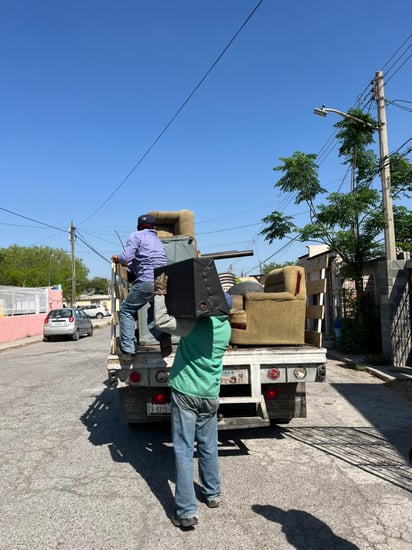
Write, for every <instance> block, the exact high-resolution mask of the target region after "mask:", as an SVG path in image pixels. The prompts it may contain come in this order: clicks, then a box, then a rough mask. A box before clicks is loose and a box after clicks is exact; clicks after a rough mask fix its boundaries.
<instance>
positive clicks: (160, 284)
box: [154, 273, 168, 296]
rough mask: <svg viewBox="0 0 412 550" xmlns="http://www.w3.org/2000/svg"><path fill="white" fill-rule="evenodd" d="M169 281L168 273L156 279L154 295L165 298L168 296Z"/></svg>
mask: <svg viewBox="0 0 412 550" xmlns="http://www.w3.org/2000/svg"><path fill="white" fill-rule="evenodd" d="M167 279H168V276H167V275H166V273H161V274H160V275H159V276H158V277H156V279H155V282H154V294H157V295H158V296H165V295H166V294H167Z"/></svg>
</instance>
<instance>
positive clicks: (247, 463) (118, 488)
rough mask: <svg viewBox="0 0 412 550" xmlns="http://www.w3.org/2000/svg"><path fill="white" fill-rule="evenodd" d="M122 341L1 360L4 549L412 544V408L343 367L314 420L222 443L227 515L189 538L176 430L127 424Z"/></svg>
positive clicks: (313, 400) (28, 351) (100, 336)
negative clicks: (115, 373) (179, 494)
mask: <svg viewBox="0 0 412 550" xmlns="http://www.w3.org/2000/svg"><path fill="white" fill-rule="evenodd" d="M109 340H110V336H109V328H108V327H103V328H100V329H96V330H95V334H94V336H93V337H92V338H82V339H81V340H80V341H78V342H72V341H62V342H50V343H43V342H39V343H35V344H31V345H30V346H26V347H22V348H18V349H14V350H9V351H2V352H1V353H0V384H1V402H0V412H1V420H2V422H1V427H0V435H1V437H0V464H1V468H0V495H1V496H0V548H1V550H15V549H16V550H17V549H36V550H37V549H39V550H40V549H41V550H45V549H59V550H61V549H64V550H65V549H71V550H89V549H98V550H106V549H120V550H128V549H136V550H146V549H147V550H149V549H150V550H158V549H163V548H166V549H172V548H176V549H181V548H185V549H196V550H202V549H205V550H214V549H222V548H223V549H225V550H231V549H249V550H250V549H256V550H257V549H259V550H260V549H262V548H270V549H276V550H283V549H289V548H295V549H299V550H311V549H314V550H331V549H337V550H339V549H341V550H355V549H361V550H369V549H374V550H388V549H390V550H406V549H408V550H409V549H410V548H411V547H412V525H411V521H410V519H411V517H412V470H411V465H410V463H409V461H408V452H409V448H410V447H411V446H412V421H411V420H412V411H411V408H412V407H411V403H410V402H407V401H406V400H403V399H402V398H400V397H399V395H398V394H395V393H392V392H391V391H389V390H387V389H386V388H385V387H384V386H383V383H382V381H381V380H379V379H377V378H374V377H373V376H371V375H370V374H368V373H365V372H358V371H352V370H349V369H347V368H344V367H343V366H342V364H340V363H339V362H336V361H330V362H329V364H328V374H327V383H325V384H312V385H309V387H308V418H307V419H299V420H293V421H292V422H291V423H290V424H289V425H287V426H282V427H278V428H268V429H252V430H241V431H239V430H233V431H231V432H222V433H221V434H220V465H221V475H222V481H223V499H222V505H221V507H220V508H219V509H214V510H212V509H209V508H207V507H206V506H205V505H203V504H201V503H199V509H198V515H199V525H198V526H197V527H196V529H195V530H193V531H190V532H182V531H180V530H179V529H177V528H176V527H174V526H173V525H172V524H171V522H170V519H169V517H170V514H171V512H172V509H173V496H172V495H173V452H172V447H171V442H170V433H169V429H168V426H161V427H154V428H153V427H151V428H147V429H138V430H130V429H129V428H128V427H127V426H124V425H121V424H120V423H119V418H118V403H117V394H116V391H113V390H110V389H108V388H107V386H106V384H105V380H106V370H105V369H106V366H105V358H106V354H107V352H108V350H109Z"/></svg>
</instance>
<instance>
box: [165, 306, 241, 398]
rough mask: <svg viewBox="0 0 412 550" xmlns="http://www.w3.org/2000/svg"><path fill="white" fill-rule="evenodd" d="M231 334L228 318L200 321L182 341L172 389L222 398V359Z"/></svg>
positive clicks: (189, 393) (173, 375)
mask: <svg viewBox="0 0 412 550" xmlns="http://www.w3.org/2000/svg"><path fill="white" fill-rule="evenodd" d="M230 334H231V327H230V323H229V321H228V319H227V317H226V316H212V317H205V318H203V319H198V320H197V321H196V324H195V326H194V328H193V330H192V331H191V332H190V333H189V334H188V335H187V336H184V337H182V338H181V340H180V342H179V345H178V348H177V351H176V356H175V360H174V362H173V366H172V370H171V373H170V377H169V386H171V387H172V388H173V389H175V390H176V391H179V392H181V393H184V394H186V395H190V396H191V397H202V398H205V399H214V398H217V397H219V390H220V378H221V375H222V369H223V367H222V357H223V354H224V353H225V351H226V349H227V347H228V345H229V340H230Z"/></svg>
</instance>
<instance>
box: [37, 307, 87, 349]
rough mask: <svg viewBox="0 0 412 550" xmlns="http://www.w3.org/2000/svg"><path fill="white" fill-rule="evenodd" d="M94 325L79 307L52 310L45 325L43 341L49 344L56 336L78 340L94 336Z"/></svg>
mask: <svg viewBox="0 0 412 550" xmlns="http://www.w3.org/2000/svg"><path fill="white" fill-rule="evenodd" d="M92 335H93V323H92V322H91V320H90V317H89V316H88V315H86V313H85V312H84V311H82V310H81V309H80V308H77V307H66V308H62V309H52V310H51V311H49V313H48V314H47V317H46V318H45V320H44V325H43V341H44V342H48V341H49V340H50V338H53V337H54V336H68V337H70V338H71V339H72V340H78V339H79V338H80V336H92Z"/></svg>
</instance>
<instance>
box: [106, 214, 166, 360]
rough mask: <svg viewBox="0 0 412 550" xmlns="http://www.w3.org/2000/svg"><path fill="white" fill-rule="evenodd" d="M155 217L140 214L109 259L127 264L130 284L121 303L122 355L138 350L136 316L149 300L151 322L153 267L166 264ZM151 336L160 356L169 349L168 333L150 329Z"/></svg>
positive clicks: (129, 356) (132, 353)
mask: <svg viewBox="0 0 412 550" xmlns="http://www.w3.org/2000/svg"><path fill="white" fill-rule="evenodd" d="M155 224H156V220H155V219H154V218H153V216H150V214H144V215H142V216H139V218H138V220H137V231H134V232H133V233H132V234H131V235H130V236H129V238H128V240H127V242H126V246H125V248H124V250H123V252H122V253H121V254H119V255H114V256H112V261H113V262H115V263H120V264H122V265H125V266H127V267H128V269H129V271H130V273H131V275H132V278H134V280H133V283H131V286H130V287H129V293H128V295H127V297H126V299H125V300H123V302H122V305H121V306H120V316H119V319H120V341H121V344H120V348H121V352H122V354H123V356H124V357H126V358H127V359H132V358H133V355H134V354H135V353H136V351H137V340H136V336H135V330H136V316H137V312H138V311H139V309H140V308H142V307H143V306H144V305H145V304H147V303H148V302H150V307H149V311H148V325H149V326H150V325H151V324H152V321H153V300H152V299H153V291H154V269H155V268H156V267H162V266H164V265H166V264H167V257H166V252H165V249H164V246H163V244H162V241H161V240H160V239H159V237H158V236H157V233H156V230H155V228H154V227H155ZM151 332H152V334H153V336H155V338H156V339H157V340H158V341H159V342H160V350H161V353H162V356H163V357H165V356H166V355H169V354H170V353H171V352H172V345H171V339H170V335H169V334H165V333H162V332H160V331H159V330H157V329H156V328H153V329H151Z"/></svg>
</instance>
